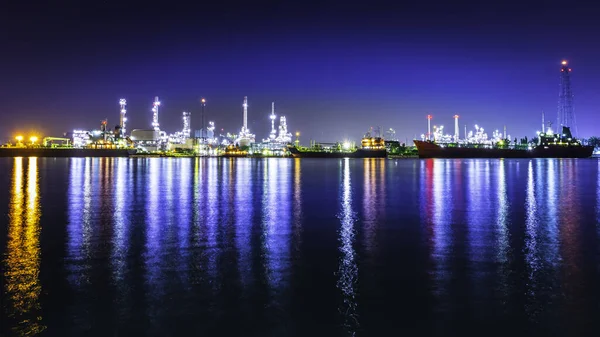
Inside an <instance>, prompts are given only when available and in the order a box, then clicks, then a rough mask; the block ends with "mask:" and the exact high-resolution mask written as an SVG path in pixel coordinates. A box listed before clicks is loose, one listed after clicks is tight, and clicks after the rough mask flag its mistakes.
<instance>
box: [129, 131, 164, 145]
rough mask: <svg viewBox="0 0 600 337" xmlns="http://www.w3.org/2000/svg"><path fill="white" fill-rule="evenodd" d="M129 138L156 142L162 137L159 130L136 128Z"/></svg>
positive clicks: (136, 140)
mask: <svg viewBox="0 0 600 337" xmlns="http://www.w3.org/2000/svg"><path fill="white" fill-rule="evenodd" d="M129 138H130V139H131V140H133V141H135V142H156V141H158V140H159V139H160V133H159V131H154V130H142V129H135V130H133V131H131V134H130V136H129Z"/></svg>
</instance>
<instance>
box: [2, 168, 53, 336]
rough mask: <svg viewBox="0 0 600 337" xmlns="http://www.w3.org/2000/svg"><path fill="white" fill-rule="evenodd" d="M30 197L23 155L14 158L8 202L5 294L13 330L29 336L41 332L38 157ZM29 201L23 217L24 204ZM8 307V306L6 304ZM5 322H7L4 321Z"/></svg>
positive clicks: (30, 179)
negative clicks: (24, 186)
mask: <svg viewBox="0 0 600 337" xmlns="http://www.w3.org/2000/svg"><path fill="white" fill-rule="evenodd" d="M26 189H27V199H26V200H25V199H24V193H23V158H20V157H19V158H15V159H14V167H13V188H12V191H11V192H12V193H11V202H10V205H9V217H10V220H9V224H8V226H9V228H8V242H7V252H6V259H5V266H6V269H5V271H4V273H5V274H4V277H5V280H6V294H7V295H8V296H7V297H8V302H9V303H8V305H7V306H8V307H9V308H10V309H9V312H10V317H11V318H12V319H14V320H15V322H14V323H15V326H13V327H12V331H13V332H14V333H16V334H17V335H23V336H29V335H35V334H38V333H40V332H42V331H43V330H44V329H45V326H43V325H42V322H41V321H42V317H41V316H40V312H41V305H40V299H39V297H40V294H41V291H42V285H41V283H40V279H39V273H40V237H39V236H40V224H39V221H40V203H39V195H38V193H39V186H38V168H37V158H35V157H30V158H29V160H28V169H27V185H26ZM24 203H26V205H25V206H26V208H25V214H24V217H23V204H24ZM3 306H5V305H3ZM3 324H6V323H3Z"/></svg>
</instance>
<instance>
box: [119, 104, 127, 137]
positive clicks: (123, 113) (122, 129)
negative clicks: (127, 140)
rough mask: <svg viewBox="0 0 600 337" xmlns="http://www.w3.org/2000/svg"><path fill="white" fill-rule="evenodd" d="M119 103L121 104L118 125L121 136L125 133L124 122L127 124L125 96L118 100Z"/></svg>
mask: <svg viewBox="0 0 600 337" xmlns="http://www.w3.org/2000/svg"><path fill="white" fill-rule="evenodd" d="M119 105H120V106H121V121H120V123H119V126H120V127H121V136H122V137H125V134H126V129H125V127H126V124H127V117H125V114H126V113H127V109H126V108H125V107H126V106H127V100H126V99H125V98H121V99H120V100H119Z"/></svg>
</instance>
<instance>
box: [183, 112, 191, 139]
mask: <svg viewBox="0 0 600 337" xmlns="http://www.w3.org/2000/svg"><path fill="white" fill-rule="evenodd" d="M191 121H192V113H191V112H186V111H184V112H183V130H181V133H182V137H183V138H184V139H188V138H190V137H191V136H192V130H191V129H190V127H191Z"/></svg>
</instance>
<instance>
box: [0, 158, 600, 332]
mask: <svg viewBox="0 0 600 337" xmlns="http://www.w3.org/2000/svg"><path fill="white" fill-rule="evenodd" d="M56 162H61V160H58V159H57V160H54V159H52V160H43V159H35V158H31V159H24V158H14V159H10V163H9V165H8V166H2V167H0V168H5V167H6V169H5V171H6V172H10V173H9V174H10V177H11V178H10V183H9V185H6V188H5V191H6V192H5V193H6V196H8V199H6V200H8V201H9V202H2V205H0V207H4V208H5V210H4V209H0V211H3V212H4V211H5V212H6V213H8V214H9V217H8V218H7V223H6V227H2V229H4V228H5V229H6V231H5V232H2V233H6V240H5V241H3V240H0V245H4V242H6V247H4V246H2V247H0V248H1V249H2V251H3V252H4V255H3V264H2V266H3V269H2V281H3V293H2V294H0V296H1V298H2V307H3V315H4V316H2V326H1V327H0V329H1V332H0V334H2V333H6V331H12V332H13V333H12V334H14V333H15V332H17V333H18V332H19V331H20V332H21V334H26V333H27V332H28V331H38V330H40V329H43V328H44V327H45V326H48V333H51V334H54V333H56V334H59V335H82V334H86V333H87V332H93V331H97V332H98V333H104V334H105V335H115V334H127V333H129V332H131V333H132V334H135V333H140V334H170V333H173V334H174V333H177V334H184V333H185V331H186V330H187V329H192V330H193V331H196V332H198V334H204V335H227V334H229V335H244V334H247V335H269V333H271V334H276V335H290V334H293V332H294V328H295V329H300V330H305V331H312V330H315V329H318V328H321V326H318V324H317V323H315V322H313V321H311V319H314V318H315V316H314V315H317V314H316V313H318V315H323V317H319V319H321V321H319V324H320V323H322V322H332V324H334V322H335V324H336V325H335V327H324V329H326V330H327V329H330V330H327V331H328V332H331V333H332V334H334V335H335V333H336V332H338V333H340V334H342V333H344V334H346V335H353V334H357V335H358V334H362V333H363V332H364V333H365V335H369V332H370V330H369V329H373V328H374V327H376V329H377V331H379V332H381V331H386V330H387V331H390V329H393V328H394V327H397V326H399V325H402V326H406V325H409V326H411V324H412V326H425V327H426V328H424V332H423V334H426V333H427V330H428V329H433V330H436V331H439V332H440V333H442V332H447V333H448V334H460V333H463V332H466V331H474V330H476V328H475V326H478V329H480V328H481V326H483V325H486V324H489V326H491V327H496V328H497V329H498V331H496V330H495V328H494V330H493V331H492V330H490V329H491V328H490V329H488V330H484V332H485V333H486V334H491V335H494V334H496V332H497V333H498V334H500V333H501V332H502V333H505V332H510V328H511V327H517V326H525V328H524V330H523V331H537V330H536V329H542V332H545V333H546V334H545V335H552V334H554V333H556V334H560V333H563V335H564V332H569V331H572V332H581V331H585V330H584V329H583V328H584V327H590V326H591V325H590V324H593V323H590V322H593V320H594V319H595V317H597V315H600V310H599V309H598V308H597V307H596V306H595V305H596V304H597V302H598V294H599V293H600V292H599V291H597V290H596V286H597V284H598V282H600V276H599V275H600V273H599V272H598V270H600V254H599V253H598V252H600V225H598V224H599V223H600V164H598V163H597V162H595V161H592V160H590V161H585V160H582V161H574V160H415V161H407V162H406V163H405V162H401V161H398V164H396V163H392V162H390V161H387V160H373V159H365V160H363V159H361V160H352V159H344V160H336V161H318V160H315V161H311V160H304V159H285V160H281V159H276V158H273V159H267V160H255V159H239V160H236V159H226V160H224V159H206V158H194V159H172V158H147V159H123V158H119V159H114V158H104V159H98V158H73V159H68V160H65V161H64V162H62V163H63V164H66V166H65V167H67V170H66V171H65V172H62V171H57V170H55V171H50V170H49V169H50V168H52V167H54V166H52V165H55V164H54V163H56ZM2 163H6V162H1V161H0V165H6V164H2ZM63 171H64V170H63ZM44 172H52V174H46V175H44V174H45V173H44ZM404 177H406V178H404ZM400 178H403V179H400ZM44 179H46V180H44ZM54 179H56V181H58V183H54V185H52V182H53V181H54ZM61 179H62V180H61ZM64 182H66V184H65V183H64ZM413 184H414V185H413ZM0 191H1V190H0ZM0 193H1V192H0ZM0 198H1V196H0ZM0 200H3V199H0ZM42 203H43V205H44V207H48V208H44V212H43V213H44V214H42V208H40V205H41V204H42ZM417 204H418V205H419V207H418V208H417V207H414V206H417ZM46 205H48V206H46ZM315 205H316V206H315ZM46 209H48V210H51V211H54V212H53V213H52V212H47V211H46ZM48 213H51V215H48ZM61 214H62V216H64V218H61V217H60V216H61ZM63 219H64V220H63ZM62 232H64V234H62ZM415 233H416V234H415ZM590 234H591V235H590ZM413 238H414V239H413ZM41 239H43V240H41ZM40 240H41V241H40ZM44 240H46V241H44ZM57 252H58V253H57ZM399 254H402V255H399ZM413 254H414V257H413ZM45 265H47V266H52V268H54V266H56V267H57V268H64V270H62V271H56V273H54V272H53V271H52V272H50V273H46V274H45V273H44V266H45ZM40 268H41V269H40ZM49 268H50V267H49ZM40 270H41V271H40ZM313 273H314V274H313ZM409 273H410V275H409ZM414 273H416V274H420V275H423V276H422V277H420V276H414V275H413V274H414ZM60 275H65V276H66V279H65V280H60V279H57V278H60ZM417 280H418V282H417ZM413 293H414V295H413ZM46 294H49V295H48V296H47V295H46ZM388 294H392V296H389V297H388ZM398 294H400V295H398ZM394 295H395V296H394ZM411 296H412V297H411ZM49 297H51V298H54V299H57V298H61V299H65V300H64V301H56V300H53V301H48V302H47V298H49ZM392 298H394V300H392ZM397 299H400V300H401V302H402V303H399V302H398V301H397ZM57 302H60V303H57ZM415 303H416V304H417V306H419V307H418V308H417V310H415V312H412V311H411V310H410V309H406V310H403V311H402V315H398V318H397V320H396V321H394V322H391V321H390V322H388V319H387V318H388V317H391V316H394V313H395V312H396V311H395V310H396V308H397V306H402V305H404V306H411V305H413V304H415ZM54 312H57V314H54V316H53V315H50V314H48V313H54ZM416 312H418V313H416ZM313 313H315V314H313ZM296 314H298V315H296ZM428 315H429V316H428ZM57 316H61V317H64V319H63V321H61V322H56V321H52V318H50V321H48V320H49V318H48V317H57ZM378 316H382V317H385V319H383V318H382V319H378V318H377V317H378ZM298 317H301V318H298ZM42 318H43V319H42ZM5 322H7V323H5ZM232 322H233V323H232ZM461 322H466V323H465V324H464V325H461V324H462V323H461ZM359 323H360V324H359ZM407 323H409V324H407ZM467 323H468V324H467ZM61 324H65V326H63V325H61ZM478 324H479V325H478ZM432 327H433V328H432ZM50 329H53V330H52V331H51V330H50ZM274 330H276V331H274ZM224 331H225V332H224ZM548 333H549V334H548ZM9 335H10V334H9ZM505 335H506V334H505Z"/></svg>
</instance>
